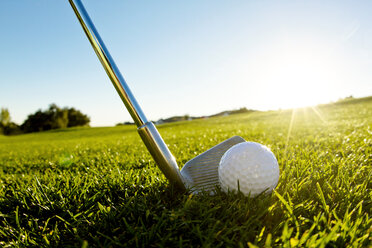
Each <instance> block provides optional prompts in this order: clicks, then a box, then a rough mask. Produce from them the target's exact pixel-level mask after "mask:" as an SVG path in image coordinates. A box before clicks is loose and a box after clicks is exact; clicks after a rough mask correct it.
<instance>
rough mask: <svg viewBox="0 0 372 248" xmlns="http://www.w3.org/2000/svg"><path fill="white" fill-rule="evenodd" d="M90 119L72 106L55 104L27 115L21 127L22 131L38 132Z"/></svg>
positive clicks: (82, 124) (86, 122) (87, 121)
mask: <svg viewBox="0 0 372 248" xmlns="http://www.w3.org/2000/svg"><path fill="white" fill-rule="evenodd" d="M89 122H90V119H89V117H88V116H87V115H84V114H83V113H81V112H80V111H79V110H76V109H74V108H59V107H58V106H57V105H56V104H51V105H49V108H48V109H47V110H45V111H42V110H41V109H40V110H38V111H37V112H36V113H34V114H31V115H29V116H28V117H27V119H26V120H25V122H24V123H23V124H22V126H21V128H22V130H24V132H27V133H29V132H39V131H46V130H50V129H59V128H66V127H75V126H84V125H88V124H89Z"/></svg>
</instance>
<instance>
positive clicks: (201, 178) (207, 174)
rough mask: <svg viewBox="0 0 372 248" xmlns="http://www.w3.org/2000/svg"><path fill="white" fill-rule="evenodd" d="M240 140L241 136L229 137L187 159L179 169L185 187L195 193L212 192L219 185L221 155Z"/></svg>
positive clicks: (241, 140) (241, 139)
mask: <svg viewBox="0 0 372 248" xmlns="http://www.w3.org/2000/svg"><path fill="white" fill-rule="evenodd" d="M241 142H245V140H244V139H243V138H242V137H240V136H234V137H231V138H229V139H227V140H225V141H223V142H221V143H219V144H218V145H216V146H214V147H212V148H211V149H209V150H207V151H206V152H204V153H202V154H200V155H198V156H196V157H195V158H193V159H191V160H189V161H188V162H187V163H186V164H185V165H184V166H183V168H182V170H181V175H182V177H183V179H184V181H185V182H184V183H185V184H186V187H187V188H188V189H189V190H191V192H193V193H196V194H197V193H200V192H209V193H210V194H213V193H214V192H215V189H216V186H217V185H219V179H218V166H219V163H220V160H221V157H222V156H223V154H224V153H225V152H226V151H227V150H228V149H229V148H230V147H232V146H234V145H236V144H239V143H241Z"/></svg>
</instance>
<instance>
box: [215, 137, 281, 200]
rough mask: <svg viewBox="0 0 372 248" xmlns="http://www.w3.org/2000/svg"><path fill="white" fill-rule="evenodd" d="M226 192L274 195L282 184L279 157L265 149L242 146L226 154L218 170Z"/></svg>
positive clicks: (264, 147)
mask: <svg viewBox="0 0 372 248" xmlns="http://www.w3.org/2000/svg"><path fill="white" fill-rule="evenodd" d="M218 177H219V180H220V185H221V189H222V190H223V191H224V192H228V191H238V188H239V190H240V192H242V193H243V194H244V195H247V196H248V195H250V196H251V197H254V196H256V195H258V194H260V193H262V192H263V191H265V190H266V192H268V193H269V192H271V191H272V190H273V189H274V188H275V187H276V185H277V184H278V181H279V165H278V161H277V160H276V158H275V155H274V154H273V153H272V152H271V151H270V149H269V148H267V147H266V146H264V145H261V144H259V143H255V142H242V143H239V144H236V145H234V146H233V147H231V148H230V149H229V150H227V151H226V152H225V154H224V155H223V156H222V158H221V161H220V166H219V167H218Z"/></svg>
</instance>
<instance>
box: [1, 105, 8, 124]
mask: <svg viewBox="0 0 372 248" xmlns="http://www.w3.org/2000/svg"><path fill="white" fill-rule="evenodd" d="M9 123H10V114H9V110H8V109H6V108H1V112H0V125H1V126H2V127H3V128H4V127H6V126H7V125H9Z"/></svg>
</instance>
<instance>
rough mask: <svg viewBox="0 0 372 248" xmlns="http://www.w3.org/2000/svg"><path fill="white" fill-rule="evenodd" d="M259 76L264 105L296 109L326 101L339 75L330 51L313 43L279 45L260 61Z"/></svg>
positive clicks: (328, 99)
mask: <svg viewBox="0 0 372 248" xmlns="http://www.w3.org/2000/svg"><path fill="white" fill-rule="evenodd" d="M261 63H262V64H261V65H260V66H262V69H261V73H260V75H258V76H259V77H261V78H260V79H259V81H261V83H262V85H263V87H264V88H265V89H266V90H267V89H270V90H269V92H268V95H269V97H267V100H269V101H268V102H267V105H270V106H275V107H277V108H299V107H307V106H313V105H316V104H319V103H327V102H329V101H330V100H331V93H332V87H333V86H332V85H333V84H334V82H336V81H337V80H338V78H339V73H338V72H337V68H339V67H337V61H336V60H335V58H334V57H333V56H332V51H331V50H329V49H326V48H324V47H322V46H315V45H313V44H302V45H298V44H297V45H292V46H291V45H282V46H278V47H276V48H275V49H271V51H270V53H269V52H267V55H266V56H265V57H264V59H262V61H261Z"/></svg>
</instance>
